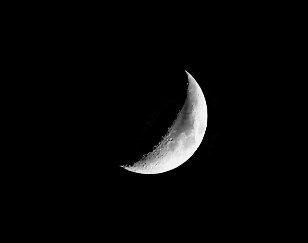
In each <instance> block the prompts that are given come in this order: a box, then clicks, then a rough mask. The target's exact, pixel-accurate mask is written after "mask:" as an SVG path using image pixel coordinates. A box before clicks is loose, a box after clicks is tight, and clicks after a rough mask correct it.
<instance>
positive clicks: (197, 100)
mask: <svg viewBox="0 0 308 243" xmlns="http://www.w3.org/2000/svg"><path fill="white" fill-rule="evenodd" d="M185 72H186V74H187V77H188V92H187V101H186V102H185V104H184V106H183V108H182V109H181V111H180V112H179V113H178V114H177V118H176V119H175V121H174V122H173V124H172V126H171V127H170V128H169V129H168V132H167V134H166V135H165V136H164V137H163V138H162V141H161V142H160V143H159V144H158V145H157V146H156V147H154V150H153V151H152V152H150V153H148V154H146V155H144V156H143V158H142V159H141V160H140V161H138V162H136V163H135V164H134V165H132V166H125V165H123V166H121V167H123V168H124V169H126V170H128V171H131V172H135V173H140V174H159V173H163V172H166V171H170V170H172V169H175V168H177V167H178V166H180V165H182V164H183V163H185V162H186V161H187V160H188V159H189V158H190V157H191V156H192V155H193V154H194V153H195V152H196V150H197V149H198V147H199V146H200V144H201V142H202V140H203V137H204V134H205V130H206V127H207V105H206V101H205V98H204V95H203V92H202V90H201V88H200V86H199V85H198V83H197V82H196V80H195V79H194V78H193V77H192V75H191V74H189V73H188V72H187V71H185ZM184 107H185V108H186V109H185V110H184ZM183 119H184V120H185V124H184V125H183V124H181V122H182V121H183Z"/></svg>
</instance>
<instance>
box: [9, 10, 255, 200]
mask: <svg viewBox="0 0 308 243" xmlns="http://www.w3.org/2000/svg"><path fill="white" fill-rule="evenodd" d="M46 14H47V13H46ZM42 15H44V14H42ZM167 15H168V14H167ZM67 16H71V17H67ZM106 16H107V15H106ZM106 16H105V15H104V14H101V13H99V14H94V13H93V12H90V14H89V13H88V14H86V13H84V15H80V14H77V13H75V12H74V11H69V14H68V11H64V13H63V14H61V13H59V16H57V18H54V17H53V18H46V21H42V17H40V21H37V19H34V21H33V23H31V24H25V26H23V27H20V29H21V30H22V31H20V38H19V39H18V40H20V39H22V40H23V42H22V46H20V44H19V42H18V41H17V43H18V45H17V44H16V50H15V51H16V53H17V54H16V55H18V56H19V57H20V58H18V59H17V60H18V62H19V63H20V64H22V65H21V66H23V67H24V69H18V70H19V71H18V74H19V75H21V76H23V77H27V79H28V80H29V82H24V83H21V84H18V85H17V84H16V86H17V87H18V92H20V94H22V95H23V96H22V97H25V99H24V101H25V102H20V103H18V106H19V107H20V113H18V114H20V115H19V116H20V119H19V120H18V121H17V122H16V127H18V129H20V133H21V134H22V135H21V137H22V140H20V141H19V142H20V144H27V148H26V149H25V151H23V155H24V156H26V157H30V158H31V162H30V163H27V164H25V165H24V166H23V167H22V168H25V169H27V170H31V171H32V173H33V174H35V176H34V177H32V178H33V182H34V184H36V185H43V187H44V188H47V187H51V188H57V190H60V191H63V192H65V193H66V192H68V191H69V192H70V193H74V192H80V191H83V192H85V193H89V194H91V195H94V194H95V192H97V191H101V190H105V191H110V192H112V193H115V194H117V193H120V194H121V195H126V189H127V196H128V197H130V196H129V193H128V191H130V193H132V194H133V195H137V191H136V193H133V192H132V191H131V190H129V189H130V188H141V190H142V192H144V194H145V195H148V196H149V197H151V198H152V196H155V195H158V194H164V195H168V194H169V193H171V194H172V193H177V192H179V193H180V192H181V191H182V190H184V191H185V193H186V197H187V193H188V195H189V191H192V193H193V192H197V193H199V192H200V195H201V196H203V195H204V194H206V193H208V194H210V195H211V196H212V197H213V196H214V197H218V198H220V196H219V194H220V193H223V195H224V196H223V198H225V199H226V198H227V197H228V196H230V195H232V194H234V193H236V192H241V193H242V192H243V191H249V190H250V188H251V187H253V186H255V182H253V181H252V179H251V178H255V176H256V172H255V171H256V170H257V169H256V168H257V167H258V166H259V164H257V163H253V162H252V161H253V160H255V158H254V157H255V154H249V153H248V152H247V151H249V146H250V144H249V143H247V140H246V138H245V136H243V133H244V134H246V135H248V136H250V134H251V131H253V130H254V129H255V127H253V126H252V125H251V126H250V127H249V126H247V124H249V123H250V121H251V117H248V116H246V113H247V111H248V110H249V109H250V107H249V106H248V105H247V104H246V101H247V100H246V99H245V97H247V96H250V94H251V90H252V89H253V86H254V84H255V83H254V82H255V76H256V75H255V72H253V71H252V66H253V65H254V64H255V63H252V62H251V57H254V56H255V53H256V52H258V51H259V49H258V48H259V46H258V45H256V44H255V42H252V40H254V41H255V40H256V38H257V36H255V35H254V32H253V33H252V32H251V31H250V30H253V29H254V28H253V25H254V24H253V22H246V21H244V20H245V18H244V17H242V18H240V17H237V16H235V15H234V16H233V15H232V13H229V12H228V9H227V7H224V8H221V7H219V8H218V9H216V10H215V9H214V10H205V12H204V13H202V14H195V15H193V18H192V17H189V18H188V17H187V19H185V18H182V20H179V21H177V20H175V19H174V20H173V21H169V22H168V23H167V22H164V21H162V22H159V21H157V17H155V18H149V20H148V21H142V19H140V18H133V17H132V16H131V17H130V18H128V19H126V18H119V19H112V18H109V17H106ZM51 20H52V21H51ZM22 24H23V23H20V26H22ZM12 56H13V57H14V55H12ZM185 70H187V71H188V72H189V73H190V74H191V75H192V76H193V77H194V78H195V79H196V80H197V82H198V83H199V85H200V87H201V88H202V90H203V92H204V95H205V99H206V102H207V108H208V124H207V130H206V133H205V136H204V139H203V142H202V143H201V145H200V147H199V148H198V150H197V151H196V153H195V154H194V155H193V156H192V157H191V158H190V159H189V161H187V162H186V163H184V164H183V165H182V166H180V167H178V168H177V169H175V170H172V171H170V172H167V173H162V174H159V175H141V174H136V173H131V172H128V171H126V170H124V169H122V168H120V167H119V165H120V164H123V163H127V161H134V159H135V158H136V157H139V156H141V155H142V154H138V152H140V151H138V150H137V151H136V152H135V149H136V141H139V140H138V139H139V135H140V130H141V131H142V129H143V127H144V126H145V124H146V122H147V120H148V118H149V116H150V114H152V113H153V112H154V113H155V112H157V111H160V108H161V107H163V113H161V114H160V115H162V116H163V117H164V119H163V120H161V119H160V120H159V126H158V127H157V131H159V132H161V133H162V134H163V130H164V129H167V127H169V126H170V122H171V121H173V119H174V116H175V114H176V113H177V112H178V111H179V109H180V108H181V106H182V104H183V103H184V99H185V95H186V88H187V77H186V74H185V72H184V71H185ZM29 77H30V78H29ZM251 84H253V85H251ZM25 91H27V92H25ZM170 100H171V103H170V106H168V107H166V108H165V107H164V104H165V103H166V102H167V103H168V102H170ZM239 107H241V108H240V109H238V108H239ZM256 116H257V114H256ZM21 120H22V121H23V122H22V123H21V124H20V122H19V121H21ZM148 135H149V142H148V144H144V145H143V147H142V148H141V149H142V151H147V148H150V147H151V143H152V144H155V143H154V141H157V140H159V137H160V134H159V133H157V134H156V130H155V133H153V134H151V133H148ZM148 152H150V151H148ZM22 170H23V169H21V171H22ZM38 181H40V183H37V182H38ZM248 182H250V183H248ZM102 188H103V189H102ZM239 188H241V189H240V190H239ZM156 190H157V191H156ZM148 192H150V193H154V194H153V195H150V194H148ZM156 193H157V194H156ZM95 195H96V194H95ZM108 195H109V194H108Z"/></svg>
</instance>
